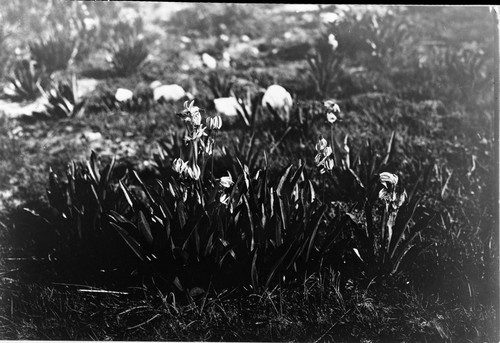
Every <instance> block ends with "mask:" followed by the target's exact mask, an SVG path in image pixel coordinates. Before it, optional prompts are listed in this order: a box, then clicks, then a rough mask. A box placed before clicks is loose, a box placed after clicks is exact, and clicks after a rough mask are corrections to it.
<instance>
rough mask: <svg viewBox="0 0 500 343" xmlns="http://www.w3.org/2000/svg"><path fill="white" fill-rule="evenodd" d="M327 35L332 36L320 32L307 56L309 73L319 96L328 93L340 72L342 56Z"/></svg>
mask: <svg viewBox="0 0 500 343" xmlns="http://www.w3.org/2000/svg"><path fill="white" fill-rule="evenodd" d="M329 37H333V36H330V35H329V34H322V35H321V36H320V37H318V38H317V39H316V41H315V44H314V47H313V52H312V53H311V54H310V55H309V56H308V58H307V62H308V64H309V67H310V75H311V78H312V80H313V82H314V85H315V88H316V93H317V95H318V96H319V97H320V98H325V97H326V96H327V95H328V93H329V90H330V87H331V84H332V82H333V81H334V80H337V79H338V78H339V77H340V75H341V73H342V61H343V57H342V55H340V54H339V53H338V52H336V47H334V46H332V44H331V42H330V41H329V40H330V39H329Z"/></svg>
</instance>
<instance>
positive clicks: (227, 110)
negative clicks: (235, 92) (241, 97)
mask: <svg viewBox="0 0 500 343" xmlns="http://www.w3.org/2000/svg"><path fill="white" fill-rule="evenodd" d="M214 105H215V110H216V111H217V113H219V114H222V115H224V116H228V117H234V116H236V115H238V112H237V111H240V112H243V109H242V108H241V106H240V104H239V103H238V101H237V100H236V98H234V97H225V98H217V99H214Z"/></svg>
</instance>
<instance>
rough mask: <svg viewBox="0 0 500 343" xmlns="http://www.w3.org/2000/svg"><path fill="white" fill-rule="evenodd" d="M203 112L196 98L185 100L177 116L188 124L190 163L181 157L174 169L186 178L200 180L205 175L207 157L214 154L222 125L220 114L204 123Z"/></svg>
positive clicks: (175, 162)
mask: <svg viewBox="0 0 500 343" xmlns="http://www.w3.org/2000/svg"><path fill="white" fill-rule="evenodd" d="M202 112H203V110H202V109H200V108H199V107H198V106H195V105H194V100H192V101H191V102H189V101H186V102H184V109H183V110H182V112H180V113H177V116H178V117H179V118H181V119H182V120H183V121H184V123H185V124H186V134H185V135H184V141H185V142H186V143H187V144H190V146H191V156H190V161H189V163H188V162H184V161H183V160H181V159H176V160H175V161H174V165H173V169H174V170H175V171H176V172H177V173H178V174H179V175H180V176H181V178H182V179H184V180H188V179H192V180H198V179H199V178H200V177H203V170H204V169H205V164H206V162H207V161H206V158H205V157H206V156H211V155H213V152H214V149H215V138H216V135H217V132H218V131H219V130H220V128H221V127H222V119H221V117H220V116H214V117H208V118H206V119H205V125H204V124H203V123H202ZM200 156H202V157H203V158H202V161H201V162H202V163H201V165H200V164H199V163H198V162H199V160H200V158H199V157H200ZM212 174H213V160H212Z"/></svg>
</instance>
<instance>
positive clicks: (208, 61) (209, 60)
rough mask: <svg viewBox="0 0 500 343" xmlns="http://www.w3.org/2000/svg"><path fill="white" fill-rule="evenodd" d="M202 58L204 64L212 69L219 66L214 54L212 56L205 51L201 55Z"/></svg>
mask: <svg viewBox="0 0 500 343" xmlns="http://www.w3.org/2000/svg"><path fill="white" fill-rule="evenodd" d="M201 60H202V61H203V64H204V65H205V66H207V67H208V68H210V69H215V68H217V60H216V59H215V58H213V57H212V56H210V55H209V54H207V53H206V52H204V53H203V54H202V55H201Z"/></svg>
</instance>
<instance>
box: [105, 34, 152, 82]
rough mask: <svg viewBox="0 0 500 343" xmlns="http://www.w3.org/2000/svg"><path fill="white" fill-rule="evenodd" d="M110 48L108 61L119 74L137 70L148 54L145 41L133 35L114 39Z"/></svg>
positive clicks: (123, 74) (124, 74)
mask: <svg viewBox="0 0 500 343" xmlns="http://www.w3.org/2000/svg"><path fill="white" fill-rule="evenodd" d="M110 50H111V53H112V56H111V61H110V63H111V65H112V66H113V69H114V71H115V72H116V74H117V75H119V76H128V75H130V74H132V73H134V72H135V71H137V69H138V68H139V67H140V66H141V64H142V63H143V62H144V61H145V60H146V58H147V57H148V55H149V49H148V46H147V44H146V41H145V40H144V39H140V38H138V37H134V36H128V37H123V38H121V39H118V40H116V41H114V42H113V44H112V45H111V48H110Z"/></svg>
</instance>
